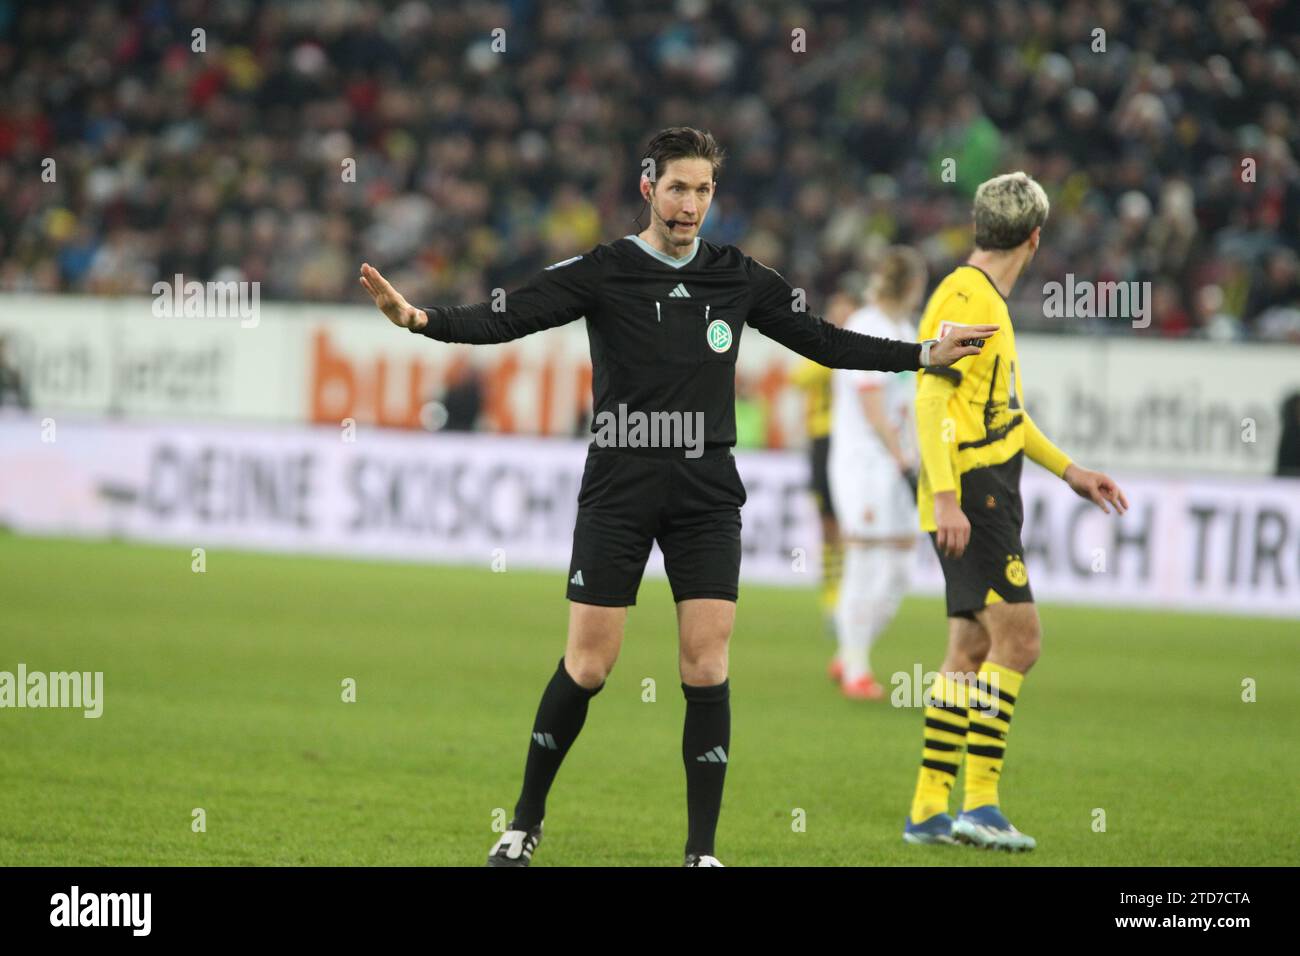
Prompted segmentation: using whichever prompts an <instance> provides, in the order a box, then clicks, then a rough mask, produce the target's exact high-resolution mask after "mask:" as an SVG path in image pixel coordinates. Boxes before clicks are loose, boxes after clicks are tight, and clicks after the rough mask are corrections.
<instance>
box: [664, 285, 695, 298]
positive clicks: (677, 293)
mask: <svg viewBox="0 0 1300 956" xmlns="http://www.w3.org/2000/svg"><path fill="white" fill-rule="evenodd" d="M690 297H691V294H690V293H689V292H687V291H686V286H684V285H682V284H681V283H680V282H679V283H677V287H676V288H674V289H673V291H672V292H669V293H668V298H670V299H689V298H690Z"/></svg>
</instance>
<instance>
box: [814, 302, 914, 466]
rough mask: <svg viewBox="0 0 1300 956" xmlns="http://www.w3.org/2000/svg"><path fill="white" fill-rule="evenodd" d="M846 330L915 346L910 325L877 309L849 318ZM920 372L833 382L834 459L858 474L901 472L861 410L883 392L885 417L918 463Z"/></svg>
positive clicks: (838, 372)
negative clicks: (874, 392) (867, 394)
mask: <svg viewBox="0 0 1300 956" xmlns="http://www.w3.org/2000/svg"><path fill="white" fill-rule="evenodd" d="M844 327H845V328H846V329H848V330H849V331H851V332H862V333H864V334H866V335H876V336H880V337H882V338H889V339H901V340H902V341H905V342H911V341H915V339H916V335H915V332H914V330H913V327H912V325H911V324H910V323H908V322H907V321H906V320H905V319H891V318H890V317H889V316H888V315H886V314H885V313H884V312H882V311H881V310H880V309H878V308H877V307H876V306H874V305H868V306H864V307H863V308H861V309H858V311H856V312H854V313H853V314H852V315H850V316H849V319H848V321H847V322H846V323H845V324H844ZM915 375H916V373H915V372H879V371H874V370H873V371H868V370H863V369H842V368H837V369H835V371H834V373H833V374H832V376H831V449H830V454H831V459H832V461H834V460H838V461H840V462H842V463H843V465H844V466H845V467H849V468H854V469H866V468H877V467H879V468H887V469H888V470H889V471H890V472H894V473H896V472H897V471H898V466H897V465H895V464H894V461H893V458H892V457H891V456H890V454H889V452H888V451H887V450H886V449H885V445H884V443H883V442H881V440H880V437H879V436H878V435H877V434H876V429H875V428H874V427H873V426H872V424H871V423H870V422H869V421H867V416H866V413H865V412H864V411H863V409H862V398H861V396H862V393H863V391H865V390H869V389H879V390H880V394H881V395H882V397H883V398H884V400H885V414H886V417H887V419H888V421H889V423H890V424H891V425H893V426H894V427H895V428H897V429H898V430H899V435H900V438H901V441H902V445H903V450H904V452H905V453H907V455H908V456H909V457H910V458H913V459H915V457H916V427H915V425H914V424H913V418H912V406H913V402H914V400H915V397H916V381H915Z"/></svg>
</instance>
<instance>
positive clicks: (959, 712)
mask: <svg viewBox="0 0 1300 956" xmlns="http://www.w3.org/2000/svg"><path fill="white" fill-rule="evenodd" d="M934 709H935V710H942V711H943V712H944V713H945V714H954V715H956V716H958V717H965V716H966V708H965V707H951V706H948V705H947V704H935V705H934Z"/></svg>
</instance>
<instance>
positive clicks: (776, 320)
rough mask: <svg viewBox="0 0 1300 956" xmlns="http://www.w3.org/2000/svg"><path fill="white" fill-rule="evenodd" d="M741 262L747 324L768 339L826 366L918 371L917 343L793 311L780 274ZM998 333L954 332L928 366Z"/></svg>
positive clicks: (968, 351)
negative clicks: (747, 287) (748, 299)
mask: <svg viewBox="0 0 1300 956" xmlns="http://www.w3.org/2000/svg"><path fill="white" fill-rule="evenodd" d="M745 264H746V267H747V268H748V269H749V274H750V279H751V288H752V289H753V293H754V298H753V303H752V305H751V306H750V311H749V315H748V316H747V317H746V321H747V322H748V323H749V324H750V325H752V326H753V327H754V328H756V329H758V330H759V331H760V332H762V333H763V334H764V335H766V336H767V337H768V338H771V339H775V340H776V341H777V342H780V343H781V344H782V345H784V346H785V347H786V348H789V349H792V350H794V351H795V352H798V353H799V354H800V355H802V356H804V357H805V358H810V359H812V360H813V361H814V362H817V363H819V364H821V365H824V366H826V367H827V368H855V369H877V370H879V371H882V372H908V371H915V370H916V369H918V368H921V345H920V343H917V342H900V341H897V340H896V339H882V338H877V337H876V336H874V335H863V334H862V333H860V332H850V331H849V330H848V329H841V328H839V327H838V326H836V325H832V324H831V323H830V322H827V321H825V320H824V319H822V318H820V317H819V316H816V315H812V314H811V313H809V312H806V311H803V312H801V311H797V310H796V309H795V307H794V305H795V301H796V299H795V295H794V289H792V288H791V286H790V283H788V282H786V281H785V279H783V278H781V275H780V274H779V273H777V272H776V271H775V270H773V269H769V268H768V267H767V266H765V265H763V264H762V263H761V262H759V261H757V260H756V259H751V258H749V257H748V256H747V257H746V259H745ZM997 330H998V327H997V326H996V325H978V326H968V327H966V328H964V329H961V330H958V329H953V330H952V331H950V332H949V333H948V335H947V336H946V337H944V338H943V339H941V340H939V341H938V342H936V343H935V344H934V345H932V346H931V348H930V354H929V360H928V362H926V365H928V366H936V365H951V364H952V363H953V362H955V361H957V360H958V359H960V358H963V357H965V356H967V355H976V354H978V353H979V351H980V345H964V344H962V343H963V342H966V341H971V340H982V339H986V338H988V337H989V336H990V335H993V334H994V333H995V332H997ZM959 336H960V338H959ZM981 344H982V343H981Z"/></svg>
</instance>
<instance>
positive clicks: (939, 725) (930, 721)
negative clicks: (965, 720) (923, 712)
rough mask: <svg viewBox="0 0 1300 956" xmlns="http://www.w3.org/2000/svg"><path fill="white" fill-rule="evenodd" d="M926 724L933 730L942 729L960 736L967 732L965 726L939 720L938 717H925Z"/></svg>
mask: <svg viewBox="0 0 1300 956" xmlns="http://www.w3.org/2000/svg"><path fill="white" fill-rule="evenodd" d="M925 726H927V727H929V728H930V729H931V730H942V731H944V732H945V733H949V734H956V735H957V736H958V737H961V736H964V735H965V733H966V728H965V727H958V726H957V725H956V724H950V723H947V722H946V721H942V720H939V719H938V718H937V717H927V718H925Z"/></svg>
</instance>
